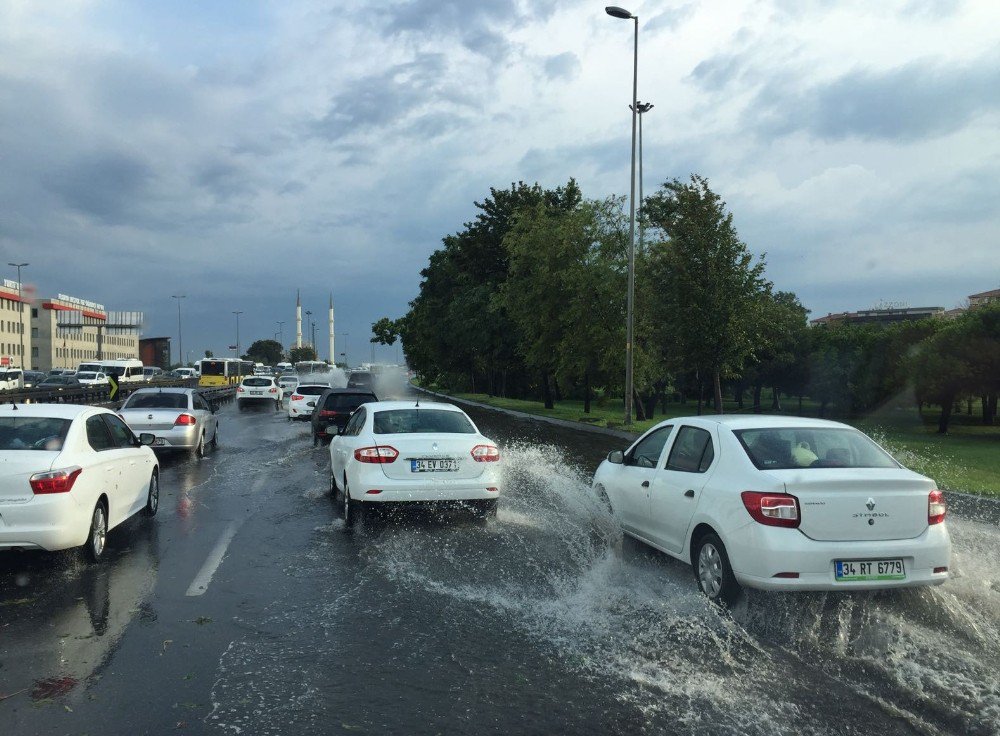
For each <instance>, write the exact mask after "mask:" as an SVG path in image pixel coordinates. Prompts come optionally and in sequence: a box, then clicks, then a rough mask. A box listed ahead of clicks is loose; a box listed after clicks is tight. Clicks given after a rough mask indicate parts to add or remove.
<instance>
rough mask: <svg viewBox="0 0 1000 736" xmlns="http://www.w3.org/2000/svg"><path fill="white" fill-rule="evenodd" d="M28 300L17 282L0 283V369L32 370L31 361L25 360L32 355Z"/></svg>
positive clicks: (4, 281)
mask: <svg viewBox="0 0 1000 736" xmlns="http://www.w3.org/2000/svg"><path fill="white" fill-rule="evenodd" d="M28 300H29V296H28V295H26V294H24V289H23V288H22V287H21V285H20V284H18V283H17V282H16V281H9V280H8V279H4V280H3V281H0V368H25V369H28V368H31V360H26V359H25V356H30V355H31V329H30V328H31V317H30V315H29V314H28V313H27V307H26V306H25V304H26V303H27V302H28ZM22 341H23V343H22ZM22 344H23V348H22ZM22 350H23V352H22Z"/></svg>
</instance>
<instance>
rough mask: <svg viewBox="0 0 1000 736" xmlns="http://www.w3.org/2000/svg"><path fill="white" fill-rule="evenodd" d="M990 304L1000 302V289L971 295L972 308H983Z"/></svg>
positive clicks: (970, 304) (970, 303)
mask: <svg viewBox="0 0 1000 736" xmlns="http://www.w3.org/2000/svg"><path fill="white" fill-rule="evenodd" d="M990 302H1000V289H993V290H992V291H983V292H981V293H979V294H969V306H970V307H982V306H984V305H986V304H989V303H990Z"/></svg>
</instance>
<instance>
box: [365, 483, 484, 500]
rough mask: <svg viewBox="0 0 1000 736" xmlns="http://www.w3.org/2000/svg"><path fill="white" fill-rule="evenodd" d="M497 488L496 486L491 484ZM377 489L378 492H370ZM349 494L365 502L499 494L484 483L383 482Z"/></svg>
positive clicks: (474, 498)
mask: <svg viewBox="0 0 1000 736" xmlns="http://www.w3.org/2000/svg"><path fill="white" fill-rule="evenodd" d="M491 487H493V488H498V487H497V486H491ZM371 490H378V491H379V493H370V492H369V491H371ZM351 496H352V497H353V498H355V499H356V500H360V501H364V502H365V503H437V502H447V501H489V500H491V499H493V500H495V499H496V498H498V497H499V496H500V491H499V489H498V490H495V491H490V490H487V486H484V485H471V484H470V485H468V486H452V487H448V488H440V487H433V486H426V487H422V488H421V487H407V488H406V489H398V488H392V487H387V486H386V484H385V483H383V484H382V485H380V486H374V487H373V488H365V489H363V490H361V491H360V494H359V493H358V492H357V491H354V490H353V489H352V490H351Z"/></svg>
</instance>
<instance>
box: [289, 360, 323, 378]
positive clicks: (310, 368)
mask: <svg viewBox="0 0 1000 736" xmlns="http://www.w3.org/2000/svg"><path fill="white" fill-rule="evenodd" d="M295 372H296V373H298V374H299V375H300V376H306V375H309V374H310V373H329V372H330V364H329V363H326V362H325V361H322V360H300V361H299V362H298V363H296V364H295Z"/></svg>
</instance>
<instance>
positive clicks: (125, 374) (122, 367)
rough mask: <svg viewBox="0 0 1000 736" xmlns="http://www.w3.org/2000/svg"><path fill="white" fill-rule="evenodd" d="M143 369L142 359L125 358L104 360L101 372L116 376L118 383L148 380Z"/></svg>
mask: <svg viewBox="0 0 1000 736" xmlns="http://www.w3.org/2000/svg"><path fill="white" fill-rule="evenodd" d="M142 369H143V365H142V361H141V360H139V359H138V358H126V359H125V360H102V361H101V367H100V372H101V373H105V374H107V375H109V376H114V377H115V380H116V381H118V383H133V382H138V381H145V380H146V379H145V376H143V373H142Z"/></svg>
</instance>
